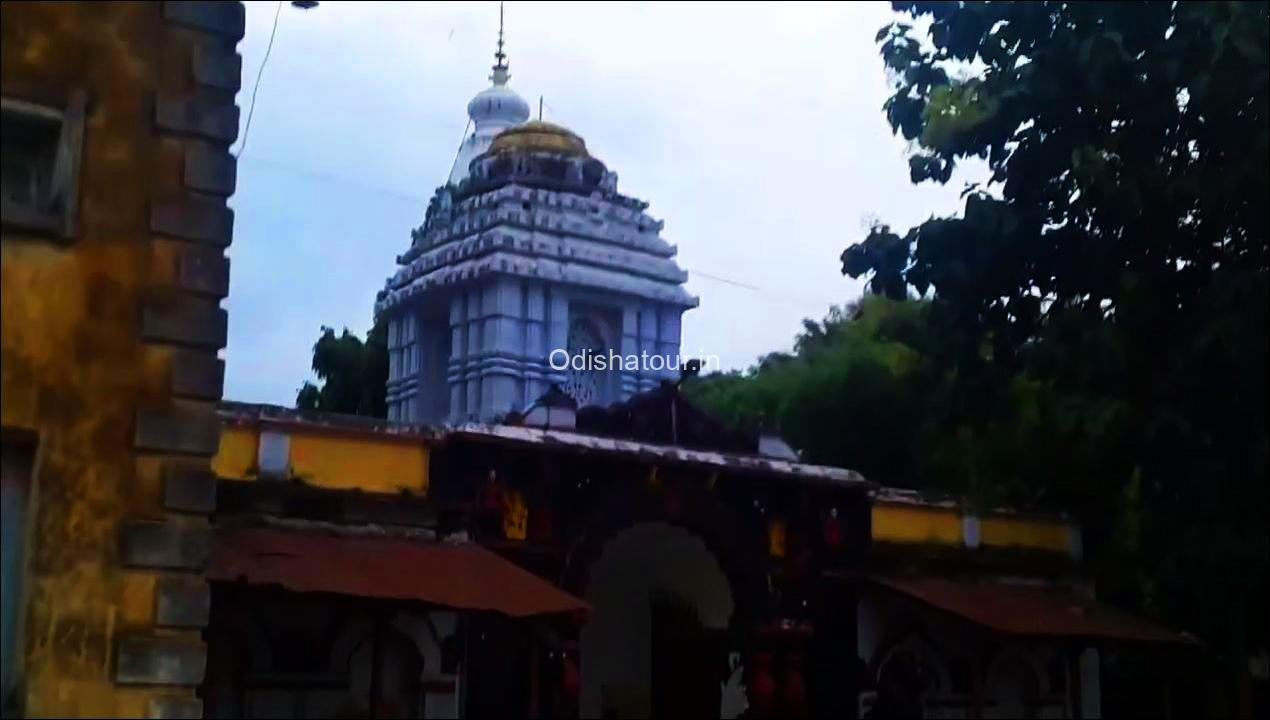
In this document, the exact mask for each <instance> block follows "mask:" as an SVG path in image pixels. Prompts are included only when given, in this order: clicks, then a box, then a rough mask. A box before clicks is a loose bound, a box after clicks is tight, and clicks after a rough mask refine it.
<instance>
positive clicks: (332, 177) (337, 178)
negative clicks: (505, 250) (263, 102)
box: [251, 130, 842, 305]
mask: <svg viewBox="0 0 1270 720" xmlns="http://www.w3.org/2000/svg"><path fill="white" fill-rule="evenodd" d="M466 132H467V131H466V130H464V134H465V135H466ZM251 164H253V165H263V166H266V167H271V168H273V169H275V170H277V171H280V172H283V173H290V174H293V175H299V176H302V177H308V178H312V179H317V180H323V181H327V182H333V183H340V184H344V185H348V186H350V187H356V188H359V189H362V190H366V191H368V192H375V193H380V194H382V195H388V196H391V197H395V198H398V199H401V200H406V201H409V202H412V203H416V204H420V205H426V204H427V202H428V198H426V197H424V196H422V195H412V194H410V193H405V192H400V191H397V190H391V189H388V188H384V187H379V186H376V185H372V184H370V183H366V182H362V181H360V180H355V179H352V178H349V177H346V176H343V175H338V174H335V173H329V172H323V171H320V170H313V169H310V168H304V167H299V166H296V165H291V164H289V163H284V162H280V161H277V160H272V159H268V158H253V159H252V161H251ZM683 269H684V270H687V271H688V272H689V273H691V274H693V275H694V276H700V277H703V278H706V279H707V280H713V281H715V282H720V283H724V284H725V285H731V286H733V287H738V288H741V289H743V290H749V291H751V292H756V293H759V294H760V295H770V296H774V297H782V298H785V299H786V300H796V301H798V302H800V303H807V302H811V303H825V304H826V305H835V304H838V303H839V302H842V300H829V299H826V298H822V297H811V296H809V295H799V294H797V293H789V292H784V291H782V290H773V289H772V288H767V287H761V286H759V285H754V284H752V283H748V282H744V281H742V280H736V279H733V278H729V277H724V276H722V275H717V274H715V273H709V272H705V271H704V270H698V269H696V268H692V267H688V266H683Z"/></svg>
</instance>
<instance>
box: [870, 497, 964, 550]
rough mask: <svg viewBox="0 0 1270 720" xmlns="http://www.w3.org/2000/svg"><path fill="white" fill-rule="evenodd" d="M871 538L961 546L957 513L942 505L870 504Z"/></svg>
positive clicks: (881, 540) (959, 517)
mask: <svg viewBox="0 0 1270 720" xmlns="http://www.w3.org/2000/svg"><path fill="white" fill-rule="evenodd" d="M873 541H874V542H893V543H929V544H935V545H961V543H962V533H961V516H960V515H959V514H957V512H956V511H955V510H945V509H942V508H927V507H914V506H910V505H882V504H874V506H873Z"/></svg>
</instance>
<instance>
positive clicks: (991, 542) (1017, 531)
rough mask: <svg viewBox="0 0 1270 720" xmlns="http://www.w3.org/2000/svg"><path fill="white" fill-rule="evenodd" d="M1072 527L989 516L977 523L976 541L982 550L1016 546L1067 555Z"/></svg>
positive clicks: (1051, 522) (1047, 522) (1052, 522)
mask: <svg viewBox="0 0 1270 720" xmlns="http://www.w3.org/2000/svg"><path fill="white" fill-rule="evenodd" d="M1072 531H1073V527H1072V526H1071V525H1070V524H1068V523H1065V522H1062V521H1058V520H1053V521H1051V520H1043V519H1035V518H1012V517H991V518H983V519H982V520H980V522H979V539H980V540H979V541H980V543H981V544H982V545H983V546H984V547H1018V548H1028V549H1031V550H1050V551H1053V552H1059V553H1069V552H1071V550H1072V547H1073V542H1072V540H1073V538H1072V536H1071V534H1072Z"/></svg>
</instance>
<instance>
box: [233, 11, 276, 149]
mask: <svg viewBox="0 0 1270 720" xmlns="http://www.w3.org/2000/svg"><path fill="white" fill-rule="evenodd" d="M281 14H282V0H278V6H277V7H276V8H274V11H273V29H272V30H270V31H269V44H268V45H267V46H266V47H265V57H264V59H262V60H261V61H260V69H259V70H257V71H256V85H255V87H253V88H252V89H251V105H250V106H249V107H248V108H247V124H246V126H245V127H244V128H243V141H242V144H241V145H239V146H238V154H237V155H236V156H235V157H237V158H240V159H241V158H242V156H243V152H244V151H245V150H246V149H247V135H248V133H250V132H251V118H252V116H253V115H255V114H256V93H258V92H260V79H261V78H263V77H264V76H265V65H266V64H267V63H268V62H269V54H270V53H272V52H273V39H274V37H276V36H277V35H278V17H279V16H280V15H281Z"/></svg>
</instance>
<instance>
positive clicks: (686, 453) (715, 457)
mask: <svg viewBox="0 0 1270 720" xmlns="http://www.w3.org/2000/svg"><path fill="white" fill-rule="evenodd" d="M449 434H451V435H458V436H467V437H471V438H477V439H480V438H485V439H488V440H498V441H507V442H513V443H521V444H526V445H540V446H553V447H559V448H566V449H572V450H577V451H584V452H587V451H589V452H601V453H612V454H617V455H625V456H628V457H636V458H640V459H645V460H652V461H657V462H672V463H684V464H688V465H698V466H703V467H713V468H718V469H720V470H728V471H731V472H752V473H760V474H768V475H784V476H787V477H793V478H799V479H803V480H813V481H820V482H825V483H829V484H833V485H850V486H861V487H864V486H868V484H869V483H868V481H867V480H865V479H864V476H863V475H861V474H860V473H858V472H856V471H854V470H847V469H846V468H839V467H830V466H828V465H808V464H806V463H797V462H790V461H788V460H780V459H778V458H769V457H763V456H761V455H742V454H738V453H727V452H717V451H713V450H694V449H689V448H685V447H680V446H678V445H657V444H653V443H643V442H636V441H634V440H623V439H620V438H611V437H601V436H598V435H585V434H582V433H576V432H568V431H565V430H545V429H542V428H531V427H523V426H517V425H486V424H483V423H467V424H464V425H458V426H456V427H454V428H452V429H451V431H450V433H449Z"/></svg>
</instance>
